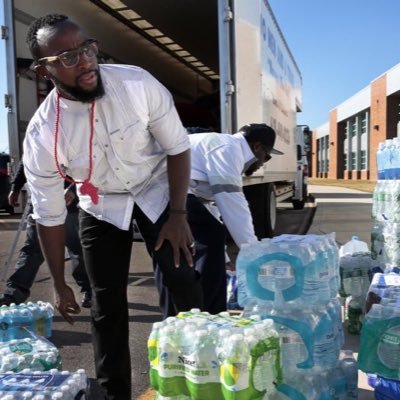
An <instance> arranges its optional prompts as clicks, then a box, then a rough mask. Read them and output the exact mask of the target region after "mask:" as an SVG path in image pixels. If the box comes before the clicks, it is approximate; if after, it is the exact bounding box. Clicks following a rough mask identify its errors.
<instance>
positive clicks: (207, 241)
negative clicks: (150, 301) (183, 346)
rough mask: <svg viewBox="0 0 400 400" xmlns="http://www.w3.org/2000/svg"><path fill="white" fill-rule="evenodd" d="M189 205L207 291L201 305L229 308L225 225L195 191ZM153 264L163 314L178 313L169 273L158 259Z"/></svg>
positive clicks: (210, 308) (213, 310)
mask: <svg viewBox="0 0 400 400" xmlns="http://www.w3.org/2000/svg"><path fill="white" fill-rule="evenodd" d="M186 208H187V211H188V222H189V225H190V229H191V230H192V234H193V237H194V239H195V242H196V254H195V256H194V264H195V269H196V272H197V273H198V274H199V276H200V280H201V288H202V293H203V301H202V306H200V307H199V308H201V310H202V311H208V312H209V313H210V314H218V313H219V312H221V311H226V309H227V305H226V297H227V294H226V271H225V241H226V232H225V227H224V226H223V225H222V224H221V222H219V221H217V219H216V218H215V217H214V216H213V215H212V214H211V213H210V212H209V211H208V210H207V208H206V207H204V205H203V204H202V203H201V202H200V201H199V199H198V198H197V197H195V196H194V195H188V198H187V202H186ZM153 267H154V271H155V279H156V285H157V288H158V291H159V301H160V308H161V310H162V313H163V317H164V318H167V317H169V316H173V315H176V313H177V311H180V310H177V309H176V307H175V306H174V302H173V301H172V298H173V296H172V295H171V290H170V288H169V287H168V285H165V276H164V275H165V274H164V273H163V271H162V269H161V268H159V266H158V265H157V264H156V263H154V264H153Z"/></svg>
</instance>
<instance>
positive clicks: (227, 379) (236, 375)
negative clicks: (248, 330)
mask: <svg viewBox="0 0 400 400" xmlns="http://www.w3.org/2000/svg"><path fill="white" fill-rule="evenodd" d="M223 347H224V351H223V355H224V356H223V361H222V365H221V369H220V371H221V381H222V385H223V389H224V388H225V389H226V390H228V391H229V392H237V391H240V390H244V389H247V388H248V386H249V381H250V371H249V360H250V351H249V348H248V344H247V343H246V341H245V340H244V336H243V335H240V334H235V335H232V336H231V337H228V338H226V340H225V342H224V345H223ZM210 398H211V397H210Z"/></svg>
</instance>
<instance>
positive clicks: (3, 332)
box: [0, 306, 15, 342]
mask: <svg viewBox="0 0 400 400" xmlns="http://www.w3.org/2000/svg"><path fill="white" fill-rule="evenodd" d="M12 339H15V329H14V321H13V316H12V313H11V311H10V310H9V309H8V307H7V306H3V307H1V308H0V342H7V341H9V340H12Z"/></svg>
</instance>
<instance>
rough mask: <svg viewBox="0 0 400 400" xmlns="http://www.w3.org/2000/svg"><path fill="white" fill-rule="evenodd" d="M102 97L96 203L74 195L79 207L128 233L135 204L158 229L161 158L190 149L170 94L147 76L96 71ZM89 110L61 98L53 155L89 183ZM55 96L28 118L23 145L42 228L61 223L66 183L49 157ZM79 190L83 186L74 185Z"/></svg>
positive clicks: (162, 201)
mask: <svg viewBox="0 0 400 400" xmlns="http://www.w3.org/2000/svg"><path fill="white" fill-rule="evenodd" d="M100 74H101V78H102V81H103V85H104V89H105V95H104V96H103V97H102V98H100V99H98V100H96V101H95V109H94V138H93V145H92V154H93V155H92V163H93V167H92V176H91V179H90V182H91V183H92V184H93V185H94V186H96V187H98V188H99V202H98V204H93V202H92V201H91V199H90V197H89V196H88V195H82V194H81V193H79V190H78V194H79V200H80V207H81V208H82V209H84V210H85V211H86V212H88V213H89V214H91V215H93V216H95V217H96V218H98V219H100V220H105V221H107V222H110V223H112V224H114V225H115V226H117V227H118V228H120V229H124V230H128V229H129V224H130V221H131V218H132V211H133V206H134V204H135V202H136V203H137V204H138V206H139V207H140V208H141V209H142V211H143V212H144V213H145V214H146V215H147V217H148V218H149V219H150V220H151V221H153V222H155V221H156V220H157V219H158V217H159V216H160V214H161V213H162V212H163V210H164V209H165V207H166V206H167V203H168V201H169V189H168V179H167V169H166V155H176V154H179V153H182V152H184V151H186V150H188V149H189V148H190V143H189V140H188V136H187V132H186V130H185V128H184V127H183V126H182V124H181V121H180V119H179V117H178V114H177V112H176V110H175V107H174V104H173V100H172V97H171V95H170V94H169V92H168V91H167V90H166V89H165V88H164V87H163V86H162V85H161V84H160V83H159V82H158V81H157V80H156V79H155V78H154V77H153V76H151V75H150V74H149V73H148V72H146V71H145V70H143V69H141V68H138V67H134V66H126V65H100ZM90 119H91V104H89V103H81V102H79V101H72V100H67V99H65V98H60V122H59V133H58V143H57V156H58V161H59V164H60V166H61V168H62V170H63V173H64V174H67V175H69V176H71V177H72V178H73V179H74V180H76V181H84V180H85V179H87V178H88V177H89V163H90V160H89V154H90V148H89V138H90V132H91V122H90ZM55 121H56V92H55V90H53V91H52V92H51V93H50V94H49V95H48V96H47V98H46V100H45V101H44V102H43V103H42V104H41V105H40V107H39V108H38V110H37V111H36V113H35V115H34V116H33V117H32V119H31V121H30V123H29V125H28V129H27V133H26V137H25V141H24V157H23V161H24V165H25V174H26V177H27V179H28V183H29V187H30V189H31V198H32V203H33V207H34V218H35V219H36V220H37V221H38V222H39V223H40V224H42V225H45V226H56V225H61V224H63V223H64V221H65V216H66V209H65V201H64V194H63V193H64V190H63V188H64V186H63V185H64V180H63V178H62V177H61V176H60V174H59V173H58V171H57V167H56V162H55V154H54V142H55V138H54V132H55ZM77 186H78V189H79V187H80V185H77Z"/></svg>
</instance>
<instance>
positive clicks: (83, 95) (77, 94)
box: [52, 70, 105, 103]
mask: <svg viewBox="0 0 400 400" xmlns="http://www.w3.org/2000/svg"><path fill="white" fill-rule="evenodd" d="M93 72H96V74H97V86H96V87H95V88H94V89H93V90H90V91H87V90H83V89H81V88H79V86H78V85H77V86H69V85H66V84H65V83H63V82H61V81H60V80H58V79H57V78H55V77H54V76H53V77H52V80H53V82H54V84H55V85H56V87H57V88H58V89H59V90H60V91H61V92H62V93H65V94H66V95H68V96H69V97H72V98H73V99H75V100H77V101H80V102H82V103H90V102H91V101H92V100H93V99H98V98H100V97H102V96H104V93H105V92H104V86H103V81H102V80H101V75H100V73H99V70H94V71H93ZM78 79H79V77H78V78H77V80H78Z"/></svg>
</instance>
